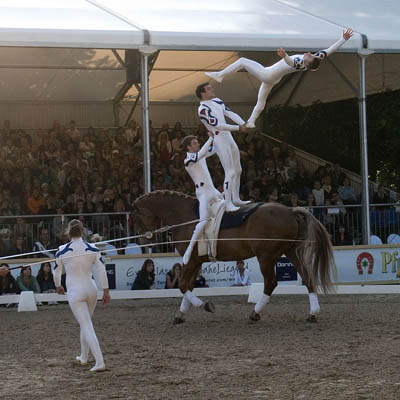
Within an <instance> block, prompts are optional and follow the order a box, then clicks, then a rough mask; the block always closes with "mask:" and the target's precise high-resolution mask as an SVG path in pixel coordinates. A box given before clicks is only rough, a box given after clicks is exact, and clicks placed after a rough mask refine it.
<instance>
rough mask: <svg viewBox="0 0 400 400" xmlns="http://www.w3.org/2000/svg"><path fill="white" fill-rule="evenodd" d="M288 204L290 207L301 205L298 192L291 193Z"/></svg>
mask: <svg viewBox="0 0 400 400" xmlns="http://www.w3.org/2000/svg"><path fill="white" fill-rule="evenodd" d="M287 205H288V206H289V207H300V204H299V196H297V193H289V195H288V204H287Z"/></svg>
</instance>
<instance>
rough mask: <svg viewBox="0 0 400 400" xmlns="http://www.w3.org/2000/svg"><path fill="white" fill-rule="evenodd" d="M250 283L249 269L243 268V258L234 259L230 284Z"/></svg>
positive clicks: (243, 284)
mask: <svg viewBox="0 0 400 400" xmlns="http://www.w3.org/2000/svg"><path fill="white" fill-rule="evenodd" d="M250 284H251V283H250V274H249V269H248V268H245V266H244V261H243V260H238V261H236V270H235V275H234V280H233V285H232V286H249V285H250Z"/></svg>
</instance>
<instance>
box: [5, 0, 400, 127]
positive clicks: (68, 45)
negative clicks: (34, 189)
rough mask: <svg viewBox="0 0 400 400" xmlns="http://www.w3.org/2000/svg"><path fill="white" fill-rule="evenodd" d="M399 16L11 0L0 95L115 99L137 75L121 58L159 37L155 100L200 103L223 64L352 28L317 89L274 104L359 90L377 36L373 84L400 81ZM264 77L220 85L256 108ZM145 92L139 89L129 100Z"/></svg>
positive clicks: (233, 4) (312, 1)
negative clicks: (199, 90)
mask: <svg viewBox="0 0 400 400" xmlns="http://www.w3.org/2000/svg"><path fill="white" fill-rule="evenodd" d="M399 15H400V4H399V3H398V2H397V0H383V1H381V2H379V3H377V2H376V1H375V0H353V1H351V2H348V1H344V0H337V1H335V2H332V1H328V0H281V1H278V0H253V1H248V0H232V1H229V2H219V3H218V2H215V1H211V0H204V1H202V2H201V3H199V2H198V1H197V0H185V1H180V0H175V1H173V0H152V1H150V2H143V1H139V0H129V1H128V0H112V1H111V0H99V1H92V0H69V1H53V0H38V1H35V2H32V1H29V0H3V1H2V2H0V33H1V34H0V87H1V91H0V101H7V102H10V101H12V102H16V103H18V102H31V103H32V102H35V101H40V102H44V101H46V102H77V101H79V102H81V103H82V102H103V103H104V102H109V103H108V107H110V102H111V100H112V99H113V98H114V96H115V95H116V93H118V91H119V90H120V88H121V87H122V86H123V84H124V82H125V70H124V66H123V65H121V63H120V61H119V59H118V58H119V57H120V58H121V59H122V60H124V59H125V55H124V50H123V49H139V48H143V47H146V46H147V45H150V46H153V47H154V48H155V49H159V50H165V51H161V52H160V54H159V56H158V58H157V61H156V63H155V65H154V69H153V71H152V73H151V75H150V101H151V102H168V103H171V102H174V103H175V104H183V103H187V102H196V101H197V100H196V98H195V96H194V94H193V88H194V87H195V86H196V85H198V84H199V83H201V82H203V81H204V79H205V77H204V74H203V71H205V70H216V69H221V68H223V67H224V66H226V65H228V64H229V63H231V62H233V61H235V60H236V59H237V58H238V57H239V56H240V55H243V56H246V57H249V58H252V59H257V60H258V61H259V62H261V63H262V64H263V65H270V64H272V63H274V62H276V61H277V60H278V58H277V55H276V53H275V51H276V49H277V48H279V47H282V46H283V47H285V48H286V49H287V51H289V52H300V51H304V50H306V49H307V50H308V49H310V50H320V49H323V48H327V47H329V46H330V45H331V44H332V43H333V42H335V41H336V40H337V39H338V37H339V36H340V33H341V30H342V28H343V27H345V26H351V27H353V28H354V29H355V30H356V31H357V32H358V33H357V34H355V35H354V37H353V38H352V39H351V40H349V41H348V42H347V43H346V44H345V45H344V46H343V47H342V48H341V49H340V54H335V55H333V56H332V57H331V58H330V62H326V63H323V65H322V67H321V69H320V71H318V73H317V74H314V73H310V74H307V76H306V77H304V78H303V79H304V80H303V82H302V83H301V87H302V88H307V90H297V91H296V92H295V93H292V91H293V90H294V88H295V86H296V82H297V77H296V78H295V79H293V80H291V82H289V83H288V84H286V85H285V86H284V87H283V88H281V89H280V90H279V92H278V93H277V94H276V95H274V97H273V98H271V99H270V101H269V103H268V106H273V105H276V104H289V105H290V104H303V105H306V104H310V103H312V102H313V101H316V100H321V101H334V100H340V99H346V98H349V97H354V96H355V93H354V88H355V87H357V85H358V62H356V60H357V55H356V53H357V52H358V51H359V49H361V48H362V47H363V46H366V45H367V46H368V48H369V49H371V51H373V52H375V53H377V54H374V55H373V56H371V57H368V59H367V93H368V94H370V93H376V92H380V91H384V90H394V89H399V88H400V74H399V72H400V55H398V54H387V53H399V52H400V29H399V28H400V26H399V25H400V22H399V20H400V19H399ZM360 34H363V35H365V37H366V38H367V42H365V41H363V38H362V36H361V35H360ZM112 49H114V50H113V51H112ZM166 49H168V51H166ZM199 49H201V50H203V51H201V52H199V51H194V50H199ZM182 50H184V51H182ZM206 50H208V52H206ZM251 51H252V52H251ZM238 52H240V53H238ZM381 53H382V54H381ZM385 53H386V54H385ZM338 71H341V73H342V74H343V75H344V77H345V78H346V79H347V80H348V82H345V80H344V77H343V76H340V74H339V72H338ZM295 75H296V74H295ZM298 75H300V74H298ZM321 76H323V79H321ZM349 83H351V85H349ZM258 86H259V82H257V81H256V80H255V79H253V78H252V77H250V76H249V75H248V74H247V73H239V74H236V75H235V76H232V77H228V78H227V79H226V80H225V81H224V84H223V85H219V87H218V94H219V95H220V96H221V97H223V98H224V99H225V101H226V102H230V103H232V102H240V103H247V104H248V105H249V107H250V106H251V105H252V104H253V103H254V101H255V98H256V93H257V89H258ZM137 93H138V92H137V89H136V88H135V87H133V88H132V89H131V90H129V91H128V92H127V93H126V97H125V99H126V100H132V99H135V98H136V96H137ZM288 100H289V101H288ZM0 112H1V107H0ZM109 115H110V116H111V118H112V113H111V114H109ZM182 118H183V119H184V120H185V122H187V123H191V122H192V121H191V119H192V117H190V116H187V115H186V116H185V115H183V116H182ZM156 119H157V118H156ZM85 122H86V121H85ZM88 122H89V123H96V121H91V122H90V121H88ZM110 122H112V121H110ZM26 125H28V126H29V125H31V126H34V125H35V124H34V123H29V121H27V122H26Z"/></svg>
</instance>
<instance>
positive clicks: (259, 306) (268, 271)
mask: <svg viewBox="0 0 400 400" xmlns="http://www.w3.org/2000/svg"><path fill="white" fill-rule="evenodd" d="M257 259H258V262H259V264H260V269H261V273H262V275H263V277H264V292H263V294H262V295H261V296H260V298H259V299H258V301H257V303H256V305H255V306H254V310H253V311H252V312H251V314H250V317H249V319H250V321H251V322H257V321H259V320H260V319H261V315H260V314H261V311H262V310H263V309H264V308H265V306H266V305H267V304H268V303H269V301H270V299H271V295H272V292H273V291H274V289H275V288H276V287H277V286H278V282H277V280H276V276H275V263H276V261H277V260H278V258H276V259H275V258H274V257H273V258H270V257H257Z"/></svg>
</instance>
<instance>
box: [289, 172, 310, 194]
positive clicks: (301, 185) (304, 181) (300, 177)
mask: <svg viewBox="0 0 400 400" xmlns="http://www.w3.org/2000/svg"><path fill="white" fill-rule="evenodd" d="M292 187H293V190H294V191H295V192H296V193H297V194H298V195H299V196H300V197H301V198H305V197H306V196H307V194H308V193H309V192H311V175H310V173H309V171H307V170H306V169H305V168H304V166H303V165H302V164H298V166H297V172H296V174H295V176H294V178H293V181H292Z"/></svg>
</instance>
